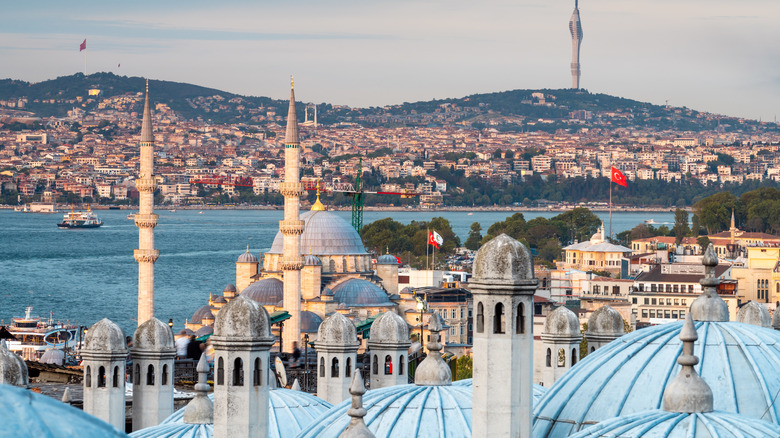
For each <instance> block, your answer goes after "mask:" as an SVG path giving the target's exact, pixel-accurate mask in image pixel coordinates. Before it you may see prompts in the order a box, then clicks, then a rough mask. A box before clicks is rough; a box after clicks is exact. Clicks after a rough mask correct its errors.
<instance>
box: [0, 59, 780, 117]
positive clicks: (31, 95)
mask: <svg viewBox="0 0 780 438" xmlns="http://www.w3.org/2000/svg"><path fill="white" fill-rule="evenodd" d="M144 82H145V79H144V78H141V77H128V76H119V75H115V74H113V73H105V72H101V73H94V74H91V75H87V76H85V75H84V74H82V73H76V74H73V75H69V76H61V77H58V78H56V79H51V80H46V81H42V82H36V83H30V82H26V81H21V80H14V79H2V80H0V100H14V99H26V102H25V107H24V110H25V111H30V112H32V113H34V114H35V115H36V116H38V117H44V118H45V117H64V116H65V115H67V113H68V111H69V110H71V109H72V108H73V107H74V106H78V107H80V108H82V109H83V110H85V111H87V112H91V111H94V110H96V109H98V104H99V102H100V101H102V100H104V99H106V98H111V97H116V96H122V95H137V94H138V93H141V92H143V90H144V89H145V83H144ZM149 86H150V88H151V89H152V90H153V101H154V103H163V104H166V105H168V106H169V107H170V108H171V109H172V110H173V111H174V112H176V113H177V114H178V115H179V116H180V117H183V118H185V119H190V120H202V121H210V122H211V123H247V124H256V123H258V122H261V121H263V120H266V121H267V119H265V117H264V116H265V115H266V113H267V112H269V111H274V110H276V112H279V110H280V109H281V110H283V109H284V108H285V107H286V105H287V101H286V100H278V99H272V98H268V97H257V96H241V95H238V94H233V93H229V92H225V91H221V90H217V89H214V88H208V87H201V86H198V85H192V84H187V83H181V82H173V81H164V80H149ZM90 89H99V90H100V96H99V98H98V99H89V97H90V96H88V90H90ZM77 99H81V100H80V101H77ZM142 105H143V102H139V103H137V106H138V107H137V108H135V109H134V110H136V111H140V110H141V109H142V107H141V106H142ZM297 106H298V110H299V111H298V115H299V117H301V118H302V117H303V112H304V107H305V106H306V103H303V102H298V103H297ZM284 112H286V111H281V112H280V113H279V114H282V113H284ZM317 112H318V121H319V123H321V124H326V125H327V124H337V123H354V124H359V125H362V126H366V127H397V126H460V127H472V128H477V129H483V128H488V127H489V128H494V129H496V130H498V131H518V132H520V131H546V132H556V131H558V130H568V131H577V130H579V129H580V128H582V127H588V128H599V127H602V128H609V129H615V128H621V127H622V128H649V129H655V130H675V131H705V130H720V131H722V132H731V131H742V132H746V131H747V132H778V131H780V129H778V125H777V124H775V123H768V122H759V121H756V120H747V119H739V118H734V117H728V116H722V115H716V114H710V113H704V112H698V111H695V110H691V109H688V108H685V107H682V108H678V107H666V106H661V105H654V104H651V103H646V102H640V101H636V100H632V99H627V98H622V97H615V96H610V95H608V94H600V93H590V92H587V91H585V90H572V89H541V90H523V89H519V90H510V91H502V92H493V93H482V94H473V95H470V96H465V97H461V98H448V99H437V100H430V101H421V102H413V103H409V102H404V103H402V104H397V105H389V106H384V107H369V108H349V107H345V106H333V105H330V104H327V103H322V104H318V105H317Z"/></svg>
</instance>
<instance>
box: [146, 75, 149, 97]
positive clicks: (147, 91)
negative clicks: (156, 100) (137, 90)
mask: <svg viewBox="0 0 780 438" xmlns="http://www.w3.org/2000/svg"><path fill="white" fill-rule="evenodd" d="M146 94H149V79H148V78H147V79H146Z"/></svg>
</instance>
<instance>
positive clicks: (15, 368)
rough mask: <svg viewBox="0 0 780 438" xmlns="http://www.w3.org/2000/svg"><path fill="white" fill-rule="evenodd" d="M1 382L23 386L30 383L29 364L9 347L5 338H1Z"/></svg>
mask: <svg viewBox="0 0 780 438" xmlns="http://www.w3.org/2000/svg"><path fill="white" fill-rule="evenodd" d="M0 383H4V384H6V385H14V386H19V387H22V388H26V387H27V386H28V385H29V378H28V374H27V364H26V363H24V360H22V358H21V357H19V355H17V354H14V353H13V352H12V351H10V350H9V349H8V346H7V345H6V343H5V339H0Z"/></svg>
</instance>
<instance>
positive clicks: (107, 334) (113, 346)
mask: <svg viewBox="0 0 780 438" xmlns="http://www.w3.org/2000/svg"><path fill="white" fill-rule="evenodd" d="M166 328H167V326H166ZM84 349H85V350H89V351H108V352H118V351H122V350H125V351H126V350H127V343H126V342H125V333H124V332H123V331H122V329H121V328H119V326H118V325H116V324H114V323H113V322H112V321H111V320H110V319H108V318H103V319H101V320H100V321H98V322H96V323H95V324H93V325H92V327H90V328H89V329H88V330H87V335H86V336H84Z"/></svg>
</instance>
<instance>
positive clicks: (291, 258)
mask: <svg viewBox="0 0 780 438" xmlns="http://www.w3.org/2000/svg"><path fill="white" fill-rule="evenodd" d="M300 161H301V148H300V142H299V141H298V119H297V117H296V114H295V89H294V86H293V81H292V77H291V78H290V109H289V111H288V112H287V133H286V135H285V138H284V182H283V183H282V184H281V186H280V190H279V191H280V192H281V193H282V196H284V220H282V221H279V231H281V232H282V235H284V253H283V258H282V270H283V271H284V298H283V300H284V310H286V311H288V312H290V319H289V320H288V321H287V322H285V324H284V329H283V331H282V336H283V339H282V348H283V351H292V343H293V342H300V340H301V268H302V267H303V258H302V257H301V233H303V221H302V220H300V214H299V210H300V199H301V195H302V194H303V186H302V185H301V179H300V175H299V174H300V169H299V166H300Z"/></svg>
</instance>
